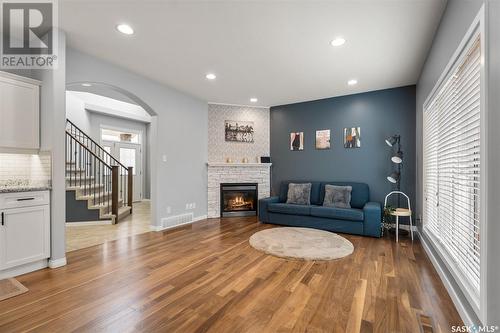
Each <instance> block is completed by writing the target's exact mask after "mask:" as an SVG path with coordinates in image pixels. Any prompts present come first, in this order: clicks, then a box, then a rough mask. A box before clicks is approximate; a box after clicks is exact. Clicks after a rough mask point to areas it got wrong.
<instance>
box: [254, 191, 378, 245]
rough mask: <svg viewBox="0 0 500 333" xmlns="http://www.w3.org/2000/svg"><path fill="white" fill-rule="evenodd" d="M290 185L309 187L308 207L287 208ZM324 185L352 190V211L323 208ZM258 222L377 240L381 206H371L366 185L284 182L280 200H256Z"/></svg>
mask: <svg viewBox="0 0 500 333" xmlns="http://www.w3.org/2000/svg"><path fill="white" fill-rule="evenodd" d="M289 183H311V184H312V186H311V204H310V205H294V204H287V203H286V200H287V194H288V184H289ZM326 184H331V185H341V186H352V192H351V207H352V208H333V207H323V199H324V197H325V185H326ZM259 219H260V221H261V222H263V223H272V224H280V225H287V226H294V227H307V228H316V229H323V230H328V231H335V232H341V233H347V234H356V235H364V236H372V237H380V230H381V223H382V205H381V204H380V203H378V202H370V190H369V188H368V185H367V184H363V183H353V182H309V181H287V182H282V183H281V186H280V194H279V196H276V197H270V198H265V199H260V200H259Z"/></svg>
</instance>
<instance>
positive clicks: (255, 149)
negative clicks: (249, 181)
mask: <svg viewBox="0 0 500 333" xmlns="http://www.w3.org/2000/svg"><path fill="white" fill-rule="evenodd" d="M226 120H239V121H253V122H254V131H255V132H254V142H253V143H245V142H226V141H225V138H224V121H226ZM269 128H270V117H269V108H256V107H250V106H233V105H220V104H209V105H208V162H209V163H210V162H213V163H217V162H225V161H226V159H227V158H231V159H232V160H233V162H235V163H239V162H241V161H242V159H243V158H245V157H246V158H248V161H249V162H250V163H255V162H259V161H260V157H261V156H269V146H270V144H269V136H270V135H269V133H270V132H269Z"/></svg>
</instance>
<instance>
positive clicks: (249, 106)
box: [208, 102, 271, 109]
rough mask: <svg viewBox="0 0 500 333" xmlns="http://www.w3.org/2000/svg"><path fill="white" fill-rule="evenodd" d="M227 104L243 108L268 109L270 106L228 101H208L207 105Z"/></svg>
mask: <svg viewBox="0 0 500 333" xmlns="http://www.w3.org/2000/svg"><path fill="white" fill-rule="evenodd" d="M210 104H212V105H227V106H239V107H244V108H255V109H270V108H271V107H270V106H258V105H245V104H228V103H215V102H208V105H210Z"/></svg>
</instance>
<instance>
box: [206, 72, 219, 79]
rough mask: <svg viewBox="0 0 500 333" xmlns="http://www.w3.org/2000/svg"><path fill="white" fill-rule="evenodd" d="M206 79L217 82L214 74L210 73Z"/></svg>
mask: <svg viewBox="0 0 500 333" xmlns="http://www.w3.org/2000/svg"><path fill="white" fill-rule="evenodd" d="M205 77H206V78H207V79H208V80H215V78H216V77H217V75H215V74H214V73H208V74H207V75H205Z"/></svg>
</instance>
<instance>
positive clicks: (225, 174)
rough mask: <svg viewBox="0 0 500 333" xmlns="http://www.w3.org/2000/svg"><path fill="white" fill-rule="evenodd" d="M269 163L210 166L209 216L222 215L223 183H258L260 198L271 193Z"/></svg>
mask: <svg viewBox="0 0 500 333" xmlns="http://www.w3.org/2000/svg"><path fill="white" fill-rule="evenodd" d="M270 176H271V174H270V167H269V165H252V166H210V165H209V166H208V217H209V218H215V217H220V184H221V183H257V184H259V186H258V187H259V188H258V190H259V193H258V196H259V199H261V198H266V197H268V196H269V195H270V192H271V185H270V182H269V180H270Z"/></svg>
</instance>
